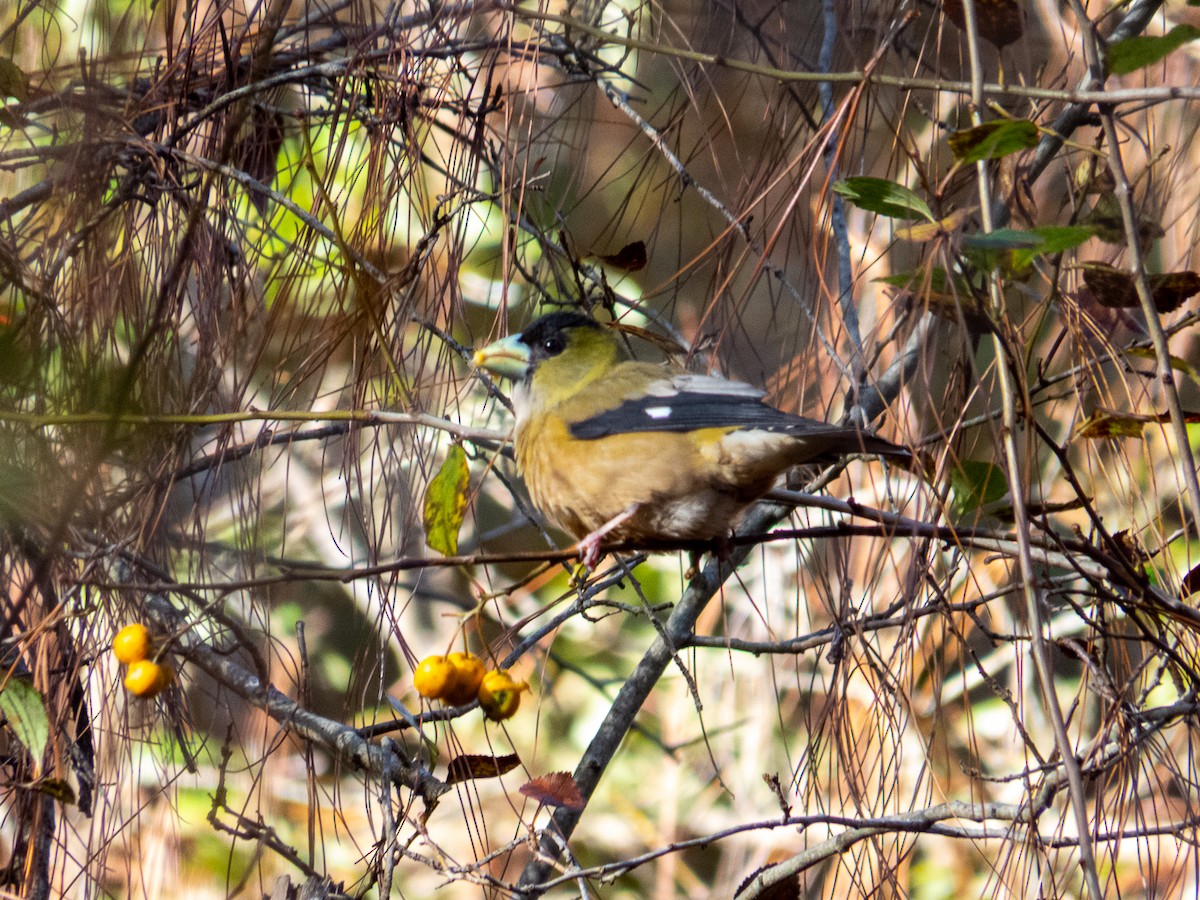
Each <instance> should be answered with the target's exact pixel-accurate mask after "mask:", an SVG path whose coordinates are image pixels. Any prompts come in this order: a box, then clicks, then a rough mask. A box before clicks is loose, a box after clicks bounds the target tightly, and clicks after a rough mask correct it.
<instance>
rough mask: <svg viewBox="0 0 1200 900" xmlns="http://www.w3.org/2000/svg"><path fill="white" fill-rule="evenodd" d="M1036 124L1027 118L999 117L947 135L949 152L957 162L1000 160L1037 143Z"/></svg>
mask: <svg viewBox="0 0 1200 900" xmlns="http://www.w3.org/2000/svg"><path fill="white" fill-rule="evenodd" d="M1037 142H1038V129H1037V126H1036V125H1034V124H1033V123H1032V122H1030V121H1029V120H1028V119H999V120H997V121H995V122H985V123H984V124H982V125H979V126H976V127H975V128H968V129H966V130H965V131H956V132H954V133H953V134H952V135H950V138H949V141H948V143H949V144H950V152H951V153H953V154H954V158H955V159H956V160H958V161H959V162H960V163H974V162H979V161H980V160H983V159H1000V158H1001V157H1003V156H1008V155H1009V154H1012V153H1017V152H1018V151H1020V150H1028V149H1029V148H1030V147H1035V146H1037Z"/></svg>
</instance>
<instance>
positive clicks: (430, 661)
mask: <svg viewBox="0 0 1200 900" xmlns="http://www.w3.org/2000/svg"><path fill="white" fill-rule="evenodd" d="M454 678H455V671H454V666H453V665H451V664H450V661H449V660H447V659H446V657H444V656H427V657H425V658H424V659H423V660H421V661H420V662H419V663H417V667H416V669H414V670H413V687H414V688H416V689H417V693H418V694H420V695H421V696H422V697H428V698H429V699H430V700H441V699H442V698H443V697H445V696H446V692H447V691H449V690H450V687H451V685H452V684H453V682H454Z"/></svg>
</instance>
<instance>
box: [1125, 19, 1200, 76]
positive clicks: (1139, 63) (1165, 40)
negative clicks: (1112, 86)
mask: <svg viewBox="0 0 1200 900" xmlns="http://www.w3.org/2000/svg"><path fill="white" fill-rule="evenodd" d="M1196 38H1200V28H1196V27H1195V26H1194V25H1176V26H1175V27H1174V28H1172V29H1171V30H1170V31H1168V32H1167V33H1166V34H1163V35H1145V34H1140V35H1137V36H1135V37H1130V38H1125V40H1123V41H1117V42H1115V43H1112V44H1109V45H1108V47H1107V49H1106V50H1105V63H1106V64H1107V66H1108V71H1109V72H1110V73H1111V74H1113V75H1128V74H1129V73H1130V72H1136V71H1137V70H1138V69H1141V68H1143V67H1145V66H1149V65H1152V64H1153V63H1156V62H1158V61H1159V60H1160V59H1162V58H1163V57H1165V56H1166V55H1167V54H1169V53H1172V52H1174V51H1175V50H1178V49H1179V48H1180V47H1182V46H1183V45H1184V44H1188V43H1191V42H1192V41H1194V40H1196Z"/></svg>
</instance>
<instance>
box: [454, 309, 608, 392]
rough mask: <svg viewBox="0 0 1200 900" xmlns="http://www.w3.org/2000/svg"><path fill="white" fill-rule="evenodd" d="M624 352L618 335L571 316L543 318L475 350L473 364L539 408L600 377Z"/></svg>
mask: <svg viewBox="0 0 1200 900" xmlns="http://www.w3.org/2000/svg"><path fill="white" fill-rule="evenodd" d="M623 358H624V354H623V353H622V351H621V344H620V342H619V341H618V340H617V336H616V335H615V334H614V333H613V332H612V331H611V330H609V329H608V328H605V327H604V326H603V325H601V324H600V323H599V322H597V321H595V320H594V319H591V318H588V317H587V316H583V315H580V314H579V313H573V312H556V313H551V314H550V315H548V316H542V317H541V318H540V319H538V320H537V321H535V322H534V323H533V324H532V325H530V326H529V327H528V328H526V329H525V330H524V331H522V332H521V333H520V334H514V335H510V336H509V337H506V338H502V339H501V340H498V341H495V342H493V343H491V344H488V345H487V346H486V347H481V348H480V349H478V350H476V351H475V356H474V362H475V365H476V366H478V367H479V368H481V369H487V371H489V372H491V373H493V374H495V375H501V376H503V377H505V378H511V379H513V380H514V381H516V382H517V383H518V386H519V387H520V389H521V392H522V393H524V394H526V395H532V396H535V397H536V398H537V400H538V403H539V404H546V405H553V404H555V403H557V402H558V401H559V400H562V399H565V398H566V397H569V396H571V395H573V394H575V393H576V392H578V390H579V389H580V387H581V386H583V385H585V384H587V383H588V382H590V381H594V380H595V379H597V378H599V377H600V376H602V375H603V374H604V373H605V372H607V371H609V370H610V369H611V368H612V367H613V366H614V365H616V364H617V363H618V362H619V361H620V360H621V359H623Z"/></svg>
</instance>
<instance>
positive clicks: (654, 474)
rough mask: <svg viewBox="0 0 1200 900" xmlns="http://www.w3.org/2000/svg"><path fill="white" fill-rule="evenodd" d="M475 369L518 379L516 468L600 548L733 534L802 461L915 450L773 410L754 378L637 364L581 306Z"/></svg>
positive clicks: (479, 360)
mask: <svg viewBox="0 0 1200 900" xmlns="http://www.w3.org/2000/svg"><path fill="white" fill-rule="evenodd" d="M475 364H476V365H477V366H480V367H481V368H485V369H488V370H489V371H491V372H494V373H496V374H499V375H504V376H506V377H510V378H513V379H514V380H515V381H516V382H517V387H516V389H515V390H514V392H513V405H514V408H515V411H516V417H517V421H516V428H515V443H516V458H517V467H518V470H519V471H520V473H521V475H522V477H523V478H524V479H525V483H526V485H527V486H528V488H529V494H530V497H531V498H532V500H533V502H534V504H535V505H536V506H537V507H538V509H539V510H541V511H542V513H544V514H545V515H546V516H547V517H548V518H549V519H551V520H552V521H554V522H556V523H557V524H558V525H560V526H561V527H562V528H564V529H565V530H566V531H567V532H569V533H570V534H572V535H574V536H575V537H576V538H579V539H581V540H582V541H584V542H585V543H588V542H590V544H589V546H588V547H587V549H588V550H589V551H592V554H593V555H594V552H595V550H596V547H597V546H598V541H599V538H600V537H605V538H607V539H608V540H611V541H614V542H620V541H629V542H653V543H662V542H666V543H671V542H679V543H686V542H695V541H709V540H714V539H724V538H726V537H728V536H729V533H730V531H731V529H732V528H733V527H734V525H735V524H736V522H737V521H738V519H739V518H740V516H741V514H742V512H743V511H744V510H745V509H746V507H747V506H749V505H750V504H751V503H753V502H754V501H755V500H757V499H758V498H760V497H761V496H762V495H763V494H765V493H766V492H767V491H769V490H770V489H771V488H772V487H773V486H774V485H775V483H776V481H777V480H778V479H779V477H780V475H782V474H783V473H784V472H785V471H787V469H789V468H790V467H792V466H794V465H799V464H801V463H805V462H811V461H815V460H818V459H831V458H836V457H838V456H841V455H845V454H850V453H863V452H866V453H875V454H881V455H886V456H894V457H897V458H902V459H905V460H907V459H909V458H910V454H909V453H908V451H906V450H904V449H903V448H901V447H898V446H896V445H895V444H892V443H890V442H888V441H885V440H883V439H882V438H879V437H876V436H875V435H872V434H870V433H867V432H863V431H860V430H858V429H856V428H852V427H842V426H836V425H829V424H827V423H825V422H820V421H817V420H814V419H806V418H803V417H801V416H793V415H791V414H789V413H785V412H782V411H781V410H778V409H775V408H774V407H772V406H769V405H767V404H766V403H764V402H763V396H764V395H763V392H762V391H760V390H758V389H757V388H754V387H753V386H751V385H748V384H744V383H741V382H737V381H730V380H728V379H724V378H717V377H713V376H705V375H691V374H686V373H680V372H672V371H670V370H668V369H666V368H664V367H663V366H658V365H654V364H651V363H645V362H637V361H634V360H631V359H628V358H626V357H625V354H624V352H623V349H622V347H621V344H620V342H619V340H618V339H617V335H616V334H615V333H614V332H613V331H612V330H610V329H607V328H605V327H603V326H601V325H600V324H599V323H597V322H595V321H594V320H592V319H589V318H587V317H585V316H581V315H578V314H575V313H553V314H551V315H548V316H543V317H542V318H540V319H538V320H537V321H536V322H534V323H533V324H532V325H530V326H529V327H528V328H527V329H525V331H523V332H521V333H520V334H517V335H513V336H511V337H508V338H505V339H503V340H500V341H496V342H495V343H493V344H489V345H488V346H487V347H484V348H482V349H480V350H479V351H477V352H476V354H475Z"/></svg>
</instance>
